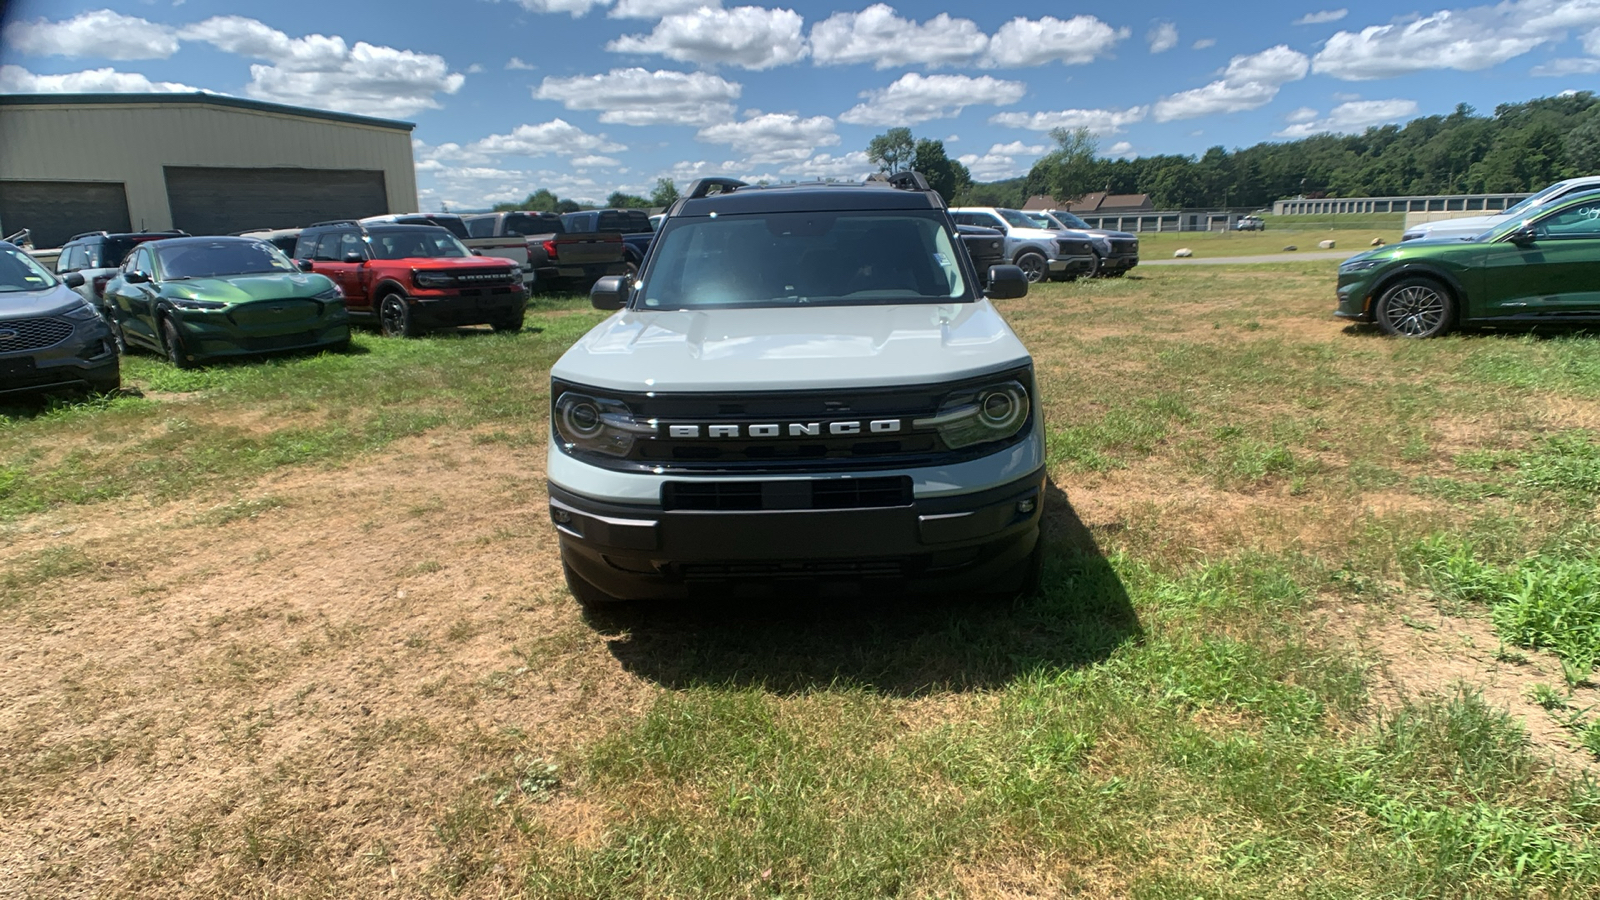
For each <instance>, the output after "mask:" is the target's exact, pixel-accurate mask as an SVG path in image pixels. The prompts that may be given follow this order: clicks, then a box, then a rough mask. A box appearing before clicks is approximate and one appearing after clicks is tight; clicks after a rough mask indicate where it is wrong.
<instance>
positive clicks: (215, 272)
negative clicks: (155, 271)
mask: <svg viewBox="0 0 1600 900" xmlns="http://www.w3.org/2000/svg"><path fill="white" fill-rule="evenodd" d="M156 255H157V257H158V258H159V259H160V260H161V272H162V275H163V276H165V277H166V279H167V280H169V281H181V280H184V279H189V278H225V277H228V276H231V275H267V274H276V273H280V272H298V271H299V270H298V269H296V268H295V266H294V263H292V262H290V261H289V257H287V256H284V255H283V251H281V250H279V249H278V248H276V247H274V246H272V245H271V244H267V243H264V242H262V241H257V240H247V239H238V240H214V241H176V242H172V243H168V244H166V245H165V246H162V247H160V248H158V249H157V251H156Z"/></svg>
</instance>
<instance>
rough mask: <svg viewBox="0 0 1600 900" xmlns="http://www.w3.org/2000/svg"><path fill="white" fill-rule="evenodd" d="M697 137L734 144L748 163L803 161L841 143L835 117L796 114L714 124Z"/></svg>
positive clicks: (765, 116)
mask: <svg viewBox="0 0 1600 900" xmlns="http://www.w3.org/2000/svg"><path fill="white" fill-rule="evenodd" d="M695 138H696V139H698V140H701V141H705V142H706V143H708V144H725V145H727V146H729V147H732V148H733V149H734V150H735V151H737V152H739V153H742V154H744V155H745V156H746V157H747V159H746V160H745V162H747V163H762V162H778V161H797V160H802V159H805V158H807V157H809V156H810V155H811V153H812V151H814V150H815V149H816V148H818V147H831V146H833V145H835V144H837V143H839V135H837V134H835V133H834V130H833V120H832V119H830V118H828V117H827V116H812V117H811V118H801V117H800V116H797V115H795V114H793V113H762V114H758V115H755V116H752V117H750V118H748V119H745V120H744V121H742V122H723V123H721V124H718V125H711V126H708V127H706V128H702V129H700V132H699V133H698V134H696V135H695Z"/></svg>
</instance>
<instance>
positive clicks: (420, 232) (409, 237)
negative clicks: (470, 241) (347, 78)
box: [369, 228, 472, 259]
mask: <svg viewBox="0 0 1600 900" xmlns="http://www.w3.org/2000/svg"><path fill="white" fill-rule="evenodd" d="M369 233H370V234H371V235H372V255H373V256H375V257H377V258H378V259H417V258H419V257H422V258H452V259H453V258H456V257H462V256H471V255H472V254H471V253H470V252H468V251H467V248H466V247H464V246H462V244H461V242H460V241H458V240H456V236H455V235H453V234H451V233H450V232H448V231H445V230H444V229H443V228H406V229H399V228H395V229H381V228H372V229H369Z"/></svg>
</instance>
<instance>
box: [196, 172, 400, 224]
mask: <svg viewBox="0 0 1600 900" xmlns="http://www.w3.org/2000/svg"><path fill="white" fill-rule="evenodd" d="M166 174H167V201H168V203H170V204H171V206H172V227H174V228H181V229H183V230H184V231H187V232H189V233H190V234H228V233H230V232H234V231H243V230H245V229H254V228H295V227H298V226H301V225H310V224H311V223H312V222H321V221H324V220H326V219H358V218H361V217H362V216H376V215H382V214H383V213H386V212H388V211H389V199H388V198H389V194H388V192H387V191H386V190H385V189H384V183H383V172H382V171H369V170H365V169H232V168H187V167H179V166H167V167H166Z"/></svg>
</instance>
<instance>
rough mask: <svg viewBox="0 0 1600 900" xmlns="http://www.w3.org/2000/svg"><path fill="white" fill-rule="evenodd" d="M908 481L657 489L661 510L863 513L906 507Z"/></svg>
mask: <svg viewBox="0 0 1600 900" xmlns="http://www.w3.org/2000/svg"><path fill="white" fill-rule="evenodd" d="M911 496H912V495H911V479H910V478H909V477H907V476H904V475H897V476H891V477H888V478H831V479H817V480H814V481H705V482H701V481H669V482H667V483H666V484H664V485H662V486H661V507H662V508H663V509H667V510H696V511H706V512H756V511H760V510H778V509H786V510H800V509H867V508H886V507H893V506H910V505H911Z"/></svg>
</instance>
